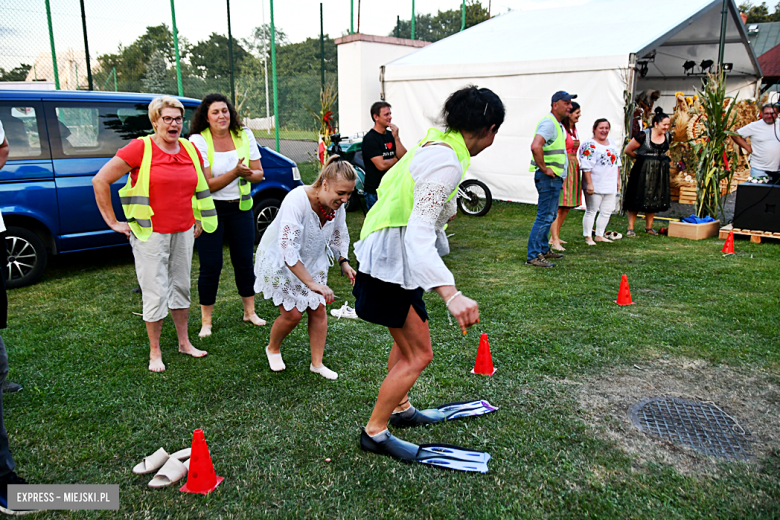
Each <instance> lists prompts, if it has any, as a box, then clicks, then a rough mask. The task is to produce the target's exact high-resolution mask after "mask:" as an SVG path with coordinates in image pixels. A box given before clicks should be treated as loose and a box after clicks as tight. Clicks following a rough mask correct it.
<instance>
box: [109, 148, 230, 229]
mask: <svg viewBox="0 0 780 520" xmlns="http://www.w3.org/2000/svg"><path fill="white" fill-rule="evenodd" d="M138 139H140V140H141V141H143V143H144V155H143V159H142V160H141V166H140V167H139V168H138V178H137V179H136V181H135V186H133V181H132V179H131V178H128V179H127V184H125V187H124V188H122V189H121V190H119V200H120V202H121V203H122V210H123V211H124V213H125V218H126V219H127V224H128V225H129V226H130V230H131V231H132V232H133V235H135V237H136V238H137V239H138V240H140V241H142V242H146V241H147V240H149V237H150V236H152V231H153V229H152V216H153V215H154V211H153V210H152V207H151V206H150V205H149V177H150V172H151V169H152V142H151V137H149V136H146V137H139V138H138ZM179 144H180V145H181V146H183V147H184V149H185V150H187V153H188V154H189V156H190V159H192V163H193V165H194V166H195V171H196V172H197V175H198V186H197V188H196V193H201V194H202V193H203V190H204V188H205V192H206V193H205V196H203V197H202V198H201V199H198V202H197V204H196V203H195V200H196V199H195V197H193V213H194V215H195V219H196V220H200V221H201V225H202V226H203V230H204V231H206V232H207V233H212V232H213V231H214V230H216V229H217V211H216V209H214V201H213V200H212V199H211V195H210V194H209V191H208V184H207V183H206V178H205V177H204V176H203V170H202V169H201V167H200V161H199V160H198V154H197V153H196V152H195V147H193V146H192V144H191V143H190V142H189V141H187V140H186V139H179ZM195 206H197V210H199V211H196V210H195ZM212 213H213V214H212Z"/></svg>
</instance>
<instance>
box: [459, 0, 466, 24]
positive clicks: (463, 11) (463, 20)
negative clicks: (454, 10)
mask: <svg viewBox="0 0 780 520" xmlns="http://www.w3.org/2000/svg"><path fill="white" fill-rule="evenodd" d="M465 28H466V0H463V3H462V4H461V7H460V30H461V31H462V30H463V29H465Z"/></svg>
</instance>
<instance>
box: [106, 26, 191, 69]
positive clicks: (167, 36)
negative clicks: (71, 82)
mask: <svg viewBox="0 0 780 520" xmlns="http://www.w3.org/2000/svg"><path fill="white" fill-rule="evenodd" d="M189 47H190V44H189V42H187V40H186V39H185V38H179V51H180V53H181V56H182V57H185V56H186V55H187V53H188V50H189ZM155 51H160V53H161V54H162V56H163V58H164V59H165V61H166V62H167V63H174V61H175V59H176V57H175V54H174V47H173V34H172V33H171V31H170V29H168V26H167V25H165V24H160V25H155V26H149V27H147V28H146V33H144V34H142V35H141V36H139V37H138V39H136V40H135V41H134V42H133V43H132V44H130V45H129V46H127V47H123V46H122V45H121V44H120V45H119V49H118V50H117V52H116V54H103V55H100V56H98V61H99V62H100V69H101V70H103V71H106V72H108V71H110V70H111V69H112V68H113V67H116V74H117V80H119V81H140V80H142V79H143V78H144V77H145V75H146V64H147V62H148V61H149V57H150V56H152V55H153V54H154V52H155Z"/></svg>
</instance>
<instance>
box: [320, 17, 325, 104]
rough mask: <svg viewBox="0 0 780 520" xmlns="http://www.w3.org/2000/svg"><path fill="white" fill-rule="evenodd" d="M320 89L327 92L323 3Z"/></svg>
mask: <svg viewBox="0 0 780 520" xmlns="http://www.w3.org/2000/svg"><path fill="white" fill-rule="evenodd" d="M320 88H321V89H322V91H323V92H324V91H325V32H324V30H323V22H322V2H320Z"/></svg>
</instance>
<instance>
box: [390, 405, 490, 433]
mask: <svg viewBox="0 0 780 520" xmlns="http://www.w3.org/2000/svg"><path fill="white" fill-rule="evenodd" d="M496 410H498V408H497V407H495V406H493V405H491V404H490V403H488V402H487V401H483V400H479V401H459V402H457V403H447V404H443V405H441V406H439V407H438V408H429V409H427V410H416V411H415V412H414V415H413V416H412V417H411V418H409V419H404V418H403V417H401V414H397V413H395V414H393V415H391V416H390V425H391V426H393V427H396V428H412V427H414V426H424V425H426V424H436V423H440V422H444V421H452V420H454V419H462V418H464V417H472V416H476V415H484V414H486V413H490V412H495V411H496Z"/></svg>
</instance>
